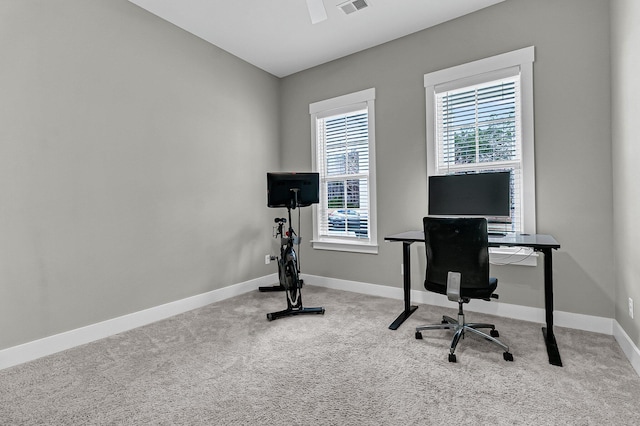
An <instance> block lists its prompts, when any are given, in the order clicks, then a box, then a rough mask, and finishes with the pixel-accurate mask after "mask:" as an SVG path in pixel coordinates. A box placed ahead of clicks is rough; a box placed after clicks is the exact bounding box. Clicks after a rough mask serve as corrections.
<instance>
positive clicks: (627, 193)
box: [611, 0, 640, 346]
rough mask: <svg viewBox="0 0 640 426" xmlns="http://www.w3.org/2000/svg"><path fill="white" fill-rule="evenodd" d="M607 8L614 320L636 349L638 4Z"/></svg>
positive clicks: (639, 320) (639, 331)
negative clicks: (630, 302) (630, 306)
mask: <svg viewBox="0 0 640 426" xmlns="http://www.w3.org/2000/svg"><path fill="white" fill-rule="evenodd" d="M611 4H612V8H611V30H612V31H611V34H612V38H611V42H612V43H611V63H612V97H611V98H612V105H611V107H612V117H613V123H612V124H613V126H612V127H613V132H612V134H613V137H612V143H613V200H614V204H613V206H614V209H613V211H614V230H615V232H614V235H615V240H614V244H615V246H614V247H615V253H616V258H615V259H616V262H615V269H616V272H617V293H616V295H617V297H616V319H617V320H618V322H619V323H620V324H621V325H622V327H623V328H624V330H625V331H626V333H627V334H628V335H629V337H631V339H632V340H633V342H634V343H635V344H636V346H640V264H639V263H638V260H639V259H640V245H639V244H638V243H639V242H640V223H639V222H638V218H639V217H640V186H639V183H640V170H639V169H638V165H639V164H640V142H639V141H638V125H637V122H638V117H640V101H639V100H640V80H638V69H640V49H638V46H640V26H639V25H638V23H639V22H640V2H638V1H637V0H614V1H613V2H612V3H611ZM629 297H631V298H632V299H633V301H634V319H631V317H630V316H629V310H628V307H627V302H628V298H629Z"/></svg>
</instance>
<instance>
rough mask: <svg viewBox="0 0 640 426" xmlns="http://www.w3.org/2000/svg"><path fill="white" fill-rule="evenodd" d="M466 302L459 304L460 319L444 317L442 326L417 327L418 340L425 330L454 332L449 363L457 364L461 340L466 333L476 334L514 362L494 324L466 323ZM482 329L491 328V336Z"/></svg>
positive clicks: (505, 357) (507, 359)
mask: <svg viewBox="0 0 640 426" xmlns="http://www.w3.org/2000/svg"><path fill="white" fill-rule="evenodd" d="M466 301H468V300H466ZM466 301H460V302H458V306H459V308H458V319H457V320H456V319H454V318H451V317H450V316H447V315H443V316H442V323H441V324H433V325H424V326H421V327H416V339H422V331H424V330H454V334H453V340H451V347H450V348H449V362H456V361H457V359H456V354H455V351H456V347H457V346H458V343H459V342H460V339H463V338H464V335H465V332H470V333H473V334H476V335H478V336H480V337H484V338H485V339H487V340H488V341H490V342H492V343H495V344H496V345H498V346H500V347H501V348H502V349H504V353H503V354H502V355H503V357H504V360H505V361H513V355H512V354H511V352H509V346H507V345H505V344H504V343H502V342H501V341H500V340H498V339H496V337H500V333H498V330H496V327H495V325H493V324H485V323H474V322H472V323H466V322H465V320H464V312H463V310H462V304H463V303H466ZM480 328H489V329H491V331H490V332H489V333H490V334H487V333H484V332H482V331H480V330H478V329H480Z"/></svg>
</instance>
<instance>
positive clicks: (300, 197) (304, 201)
mask: <svg viewBox="0 0 640 426" xmlns="http://www.w3.org/2000/svg"><path fill="white" fill-rule="evenodd" d="M319 188H320V175H319V174H318V173H308V172H304V173H297V172H271V173H267V206H268V207H289V208H293V209H295V208H296V207H306V206H310V205H311V204H317V203H319V202H320V191H319Z"/></svg>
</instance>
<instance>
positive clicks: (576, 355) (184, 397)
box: [0, 286, 640, 425]
mask: <svg viewBox="0 0 640 426" xmlns="http://www.w3.org/2000/svg"><path fill="white" fill-rule="evenodd" d="M303 297H304V302H305V303H304V304H305V306H324V307H325V309H326V314H325V315H323V316H320V315H311V316H299V317H291V318H285V319H279V320H276V321H273V322H269V321H267V320H266V313H267V312H272V311H276V310H280V309H284V308H285V307H286V302H285V299H284V294H283V293H259V292H258V291H254V292H251V293H248V294H245V295H242V296H238V297H235V298H233V299H229V300H225V301H223V302H219V303H215V304H212V305H209V306H207V307H204V308H201V309H198V310H195V311H191V312H188V313H186V314H182V315H179V316H176V317H173V318H170V319H168V320H165V321H161V322H157V323H154V324H151V325H149V326H146V327H142V328H138V329H135V330H133V331H130V332H127V333H122V334H120V335H117V336H113V337H111V338H108V339H104V340H101V341H98V342H95V343H91V344H88V345H85V346H82V347H78V348H75V349H72V350H68V351H65V352H62V353H59V354H56V355H52V356H48V357H45V358H42V359H39V360H36V361H33V362H30V363H27V364H23V365H19V366H16V367H13V368H9V369H6V370H3V371H0V424H3V425H23V424H27V425H30V424H47V425H69V424H82V425H86V424H118V425H120V424H124V425H141V424H143V425H144V424H153V425H173V424H181V425H194V424H209V425H301V424H309V423H312V424H313V423H315V424H319V425H401V424H402V425H441V424H445V423H446V424H458V425H489V424H490V425H556V424H562V425H637V424H640V407H639V404H638V401H639V399H638V397H639V395H640V377H638V375H637V374H636V372H635V371H634V370H633V368H632V367H631V365H630V363H629V362H628V360H627V359H626V358H625V356H624V354H623V353H622V351H621V349H620V348H619V346H618V345H617V343H616V342H615V340H614V338H613V337H612V336H606V335H600V334H595V333H588V332H582V331H576V330H569V329H564V328H561V327H557V328H556V337H557V339H558V345H559V348H560V354H561V356H562V360H563V363H564V367H555V366H552V365H550V364H549V363H548V358H547V354H546V350H545V347H544V343H543V341H542V333H541V332H540V327H541V324H535V323H529V322H523V321H516V320H512V319H507V318H496V317H491V316H488V315H482V314H476V313H473V312H469V313H468V314H467V317H468V318H467V319H470V320H473V321H489V322H493V323H495V324H496V326H497V328H498V329H499V331H500V339H501V340H502V341H504V342H505V343H507V344H508V345H510V346H511V352H512V353H513V355H514V358H515V360H514V362H506V361H504V360H503V358H502V351H501V350H500V349H498V348H497V347H494V346H493V345H491V344H489V343H488V342H486V341H484V340H482V339H478V338H476V337H475V336H467V338H466V339H465V340H463V341H462V342H461V345H460V347H459V349H458V351H457V354H458V362H457V363H449V362H448V359H447V354H448V345H449V342H450V337H451V332H449V331H431V332H424V340H416V339H415V338H414V327H416V326H417V325H422V324H428V323H436V322H438V321H439V320H440V316H441V315H442V314H444V313H447V314H450V315H452V314H455V310H454V309H451V310H447V309H444V308H440V307H431V306H426V305H422V306H420V308H419V309H418V310H417V311H416V313H414V315H413V316H412V317H411V318H409V320H407V322H405V324H403V325H402V326H401V327H400V329H398V330H396V331H392V330H389V329H388V325H389V324H390V323H391V321H393V319H394V318H395V317H396V316H397V315H398V314H399V312H400V311H401V310H402V301H398V300H391V299H384V298H379V297H373V296H366V295H361V294H356V293H350V292H343V291H337V290H330V289H326V288H319V287H313V286H305V287H304V289H303ZM472 303H488V302H483V301H472ZM490 303H499V302H490Z"/></svg>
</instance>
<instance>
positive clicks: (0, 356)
mask: <svg viewBox="0 0 640 426" xmlns="http://www.w3.org/2000/svg"><path fill="white" fill-rule="evenodd" d="M302 278H303V279H304V280H305V283H306V284H309V285H314V286H318V287H326V288H332V289H336V290H345V291H351V292H354V293H361V294H368V295H372V296H380V297H386V298H389V299H397V300H400V301H402V300H403V299H404V295H403V290H402V289H401V288H397V287H389V286H384V285H378V284H368V283H363V282H358V281H349V280H340V279H336V278H326V277H320V276H315V275H307V274H303V276H302ZM277 281H278V277H277V274H271V275H267V276H264V277H260V278H256V279H254V280H250V281H246V282H243V283H239V284H235V285H231V286H229V287H225V288H221V289H218V290H213V291H210V292H207V293H203V294H199V295H196V296H192V297H188V298H186V299H182V300H177V301H175V302H170V303H166V304H164V305H160V306H156V307H153V308H149V309H145V310H143V311H140V312H134V313H132V314H129V315H124V316H121V317H118V318H114V319H111V320H107V321H103V322H100V323H97V324H92V325H88V326H86V327H81V328H78V329H75V330H70V331H67V332H64V333H60V334H56V335H53V336H49V337H45V338H43V339H39V340H35V341H33V342H28V343H25V344H22V345H18V346H14V347H11V348H8V349H4V350H0V370H2V369H4V368H8V367H12V366H14V365H18V364H22V363H24V362H28V361H32V360H34V359H37V358H40V357H43V356H47V355H51V354H54V353H56V352H60V351H63V350H66V349H71V348H73V347H76V346H80V345H84V344H86V343H90V342H93V341H96V340H99V339H103V338H105V337H109V336H113V335H115V334H118V333H122V332H125V331H128V330H131V329H134V328H136V327H141V326H144V325H147V324H151V323H153V322H156V321H160V320H163V319H166V318H169V317H172V316H174V315H178V314H181V313H183V312H187V311H191V310H193V309H197V308H201V307H203V306H206V305H209V304H211V303H215V302H219V301H222V300H225V299H229V298H231V297H235V296H239V295H241V294H244V293H247V292H250V291H253V290H256V289H257V288H258V287H260V286H270V285H273V284H274V283H276V282H277ZM411 300H412V301H413V303H421V304H428V305H435V306H442V307H451V302H449V300H447V298H446V296H443V295H439V294H435V293H431V292H427V291H420V290H411ZM399 306H400V308H402V306H401V305H399ZM467 309H468V310H469V311H471V312H479V313H486V314H492V315H497V316H502V317H507V318H515V319H520V320H524V321H531V322H537V323H541V324H544V318H545V315H544V309H541V308H531V307H528V306H519V305H512V304H507V303H502V302H500V303H477V304H474V305H473V306H472V305H469V308H467ZM554 324H555V325H557V326H560V327H567V328H573V329H577V330H585V331H592V332H596V333H602V334H608V335H613V336H614V337H615V339H616V341H617V342H618V344H619V345H620V347H621V348H622V351H623V352H624V353H625V355H626V356H627V358H628V359H629V361H630V362H631V365H632V366H633V368H634V369H635V370H636V372H637V373H638V375H640V349H638V347H637V346H636V345H635V344H634V343H633V341H632V340H631V338H630V337H629V336H628V335H627V334H626V333H625V331H624V330H623V329H622V327H621V326H620V324H618V322H617V321H615V320H613V319H611V318H603V317H595V316H591V315H582V314H575V313H571V312H563V311H554Z"/></svg>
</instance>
